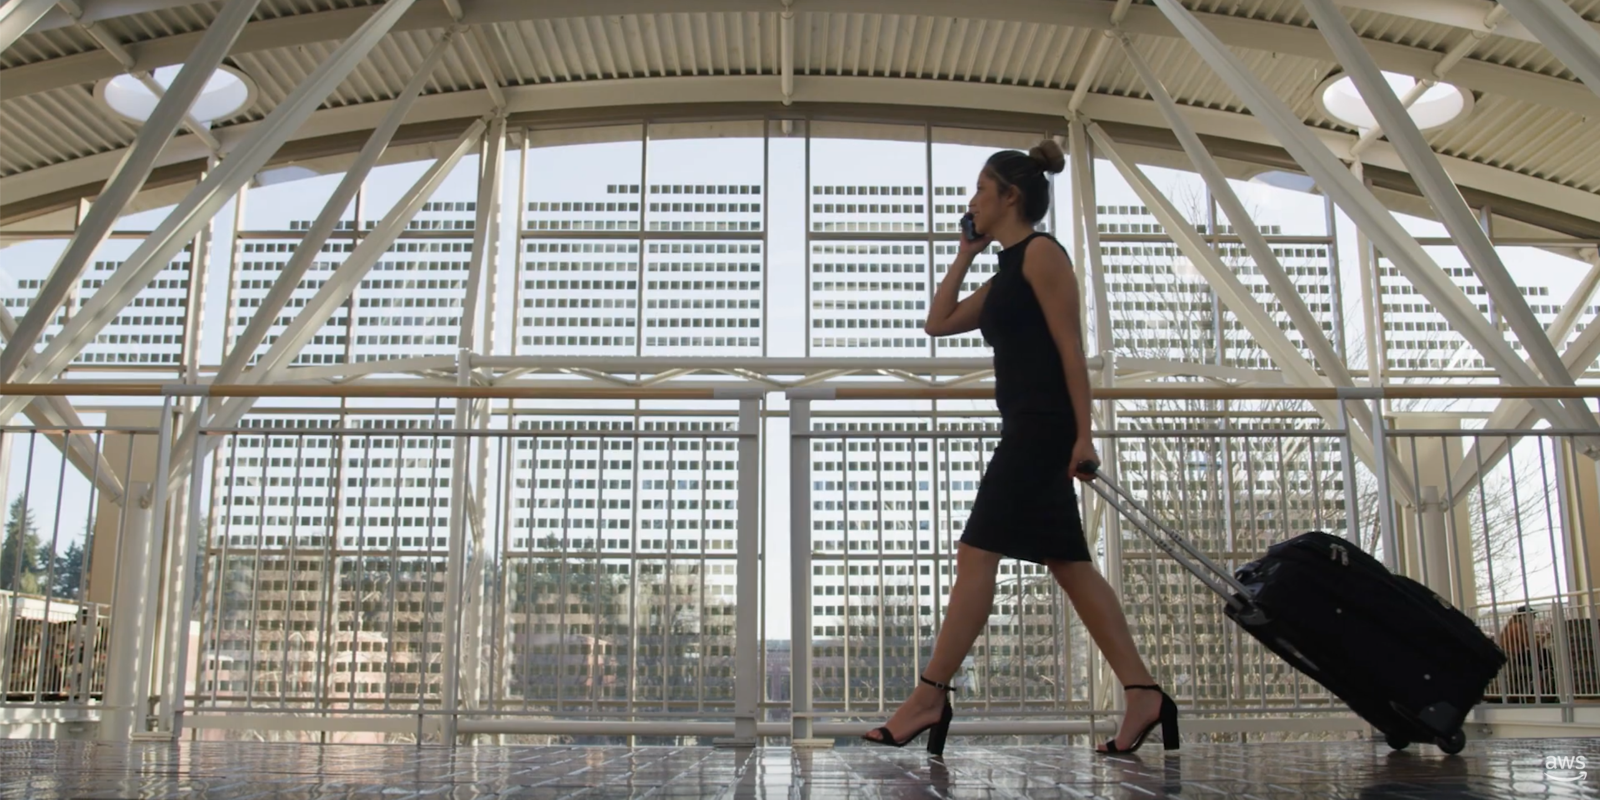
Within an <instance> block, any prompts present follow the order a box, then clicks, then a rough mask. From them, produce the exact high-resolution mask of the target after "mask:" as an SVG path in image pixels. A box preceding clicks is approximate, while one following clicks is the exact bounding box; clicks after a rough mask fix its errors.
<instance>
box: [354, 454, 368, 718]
mask: <svg viewBox="0 0 1600 800" xmlns="http://www.w3.org/2000/svg"><path fill="white" fill-rule="evenodd" d="M371 474H372V436H371V434H368V435H367V436H365V437H363V438H362V440H361V505H360V510H361V518H360V521H359V522H357V523H356V579H355V585H354V591H353V595H354V597H353V598H352V601H351V603H350V606H351V610H352V611H353V612H354V619H353V620H352V622H351V627H350V703H351V705H352V706H354V705H355V701H356V682H357V680H358V677H357V676H359V675H360V674H361V634H362V632H363V631H365V630H366V620H365V617H366V598H365V594H366V581H367V487H369V486H371V485H372V481H371Z"/></svg>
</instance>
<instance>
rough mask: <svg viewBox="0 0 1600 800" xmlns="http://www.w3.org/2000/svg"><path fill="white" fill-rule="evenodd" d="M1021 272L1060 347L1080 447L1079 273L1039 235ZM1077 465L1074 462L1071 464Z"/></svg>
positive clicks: (1086, 437)
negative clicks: (1075, 418)
mask: <svg viewBox="0 0 1600 800" xmlns="http://www.w3.org/2000/svg"><path fill="white" fill-rule="evenodd" d="M1022 276H1023V277H1024V278H1026V279H1027V280H1028V284H1029V285H1030V286H1032V287H1033V294H1034V296H1035V297H1037V298H1038V299H1039V308H1041V309H1043V310H1044V318H1045V322H1046V323H1048V324H1049V326H1050V335H1051V337H1052V338H1054V339H1055V342H1056V349H1057V350H1059V351H1061V368H1062V369H1063V370H1064V371H1065V373H1066V377H1067V393H1068V394H1069V395H1071V397H1072V411H1073V414H1074V415H1075V416H1076V417H1077V420H1078V443H1079V446H1080V447H1082V446H1083V445H1084V443H1086V442H1090V441H1091V439H1090V428H1091V425H1090V416H1089V409H1090V400H1091V397H1090V391H1091V389H1090V383H1089V362H1088V360H1087V359H1086V358H1084V354H1083V336H1082V335H1081V333H1080V331H1082V330H1083V327H1082V321H1081V319H1080V315H1079V313H1078V277H1077V276H1076V275H1074V274H1073V272H1072V262H1071V261H1070V260H1068V259H1067V254H1066V253H1064V252H1062V250H1061V246H1060V245H1057V244H1056V243H1055V242H1053V241H1051V240H1049V239H1047V238H1045V237H1039V238H1037V239H1034V240H1033V241H1031V242H1029V243H1028V250H1027V253H1026V255H1025V256H1024V257H1023V260H1022ZM1073 467H1074V469H1076V467H1077V465H1076V464H1074V465H1073Z"/></svg>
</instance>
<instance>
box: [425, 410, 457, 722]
mask: <svg viewBox="0 0 1600 800" xmlns="http://www.w3.org/2000/svg"><path fill="white" fill-rule="evenodd" d="M442 408H443V404H442V403H438V402H436V403H435V405H434V419H433V427H432V428H431V430H439V429H442V428H443V426H444V420H443V418H442V416H441V411H442ZM444 440H445V437H441V436H439V435H438V434H434V435H432V436H429V437H428V445H427V446H428V451H429V453H428V461H429V463H431V464H432V466H431V467H430V468H429V469H430V471H429V475H428V539H427V547H428V549H427V553H426V556H425V557H424V560H423V563H424V564H426V567H425V569H426V571H427V578H426V583H425V588H426V590H427V593H426V594H425V595H424V596H423V600H422V659H421V661H420V663H419V664H418V666H417V674H418V676H419V677H418V681H417V708H418V710H419V711H420V710H421V709H422V708H424V707H425V706H426V705H427V697H428V675H430V674H431V670H429V669H428V668H429V667H431V666H433V665H432V663H431V661H432V660H433V641H432V639H433V625H432V624H431V617H432V616H433V582H434V581H433V576H434V573H435V572H436V571H437V570H435V569H434V567H435V565H436V564H437V562H436V561H435V560H434V558H435V556H434V544H433V542H434V531H435V530H436V527H435V526H436V520H437V519H438V517H437V516H435V514H434V512H435V511H437V510H438V508H439V461H440V460H441V457H440V455H439V451H440V450H441V449H444V448H442V447H441V445H442V444H443V443H444ZM450 452H451V458H452V459H454V449H453V448H452V449H451V451H450ZM455 466H456V464H455V462H454V461H453V460H452V461H451V464H450V467H451V470H452V471H454V469H455ZM460 510H461V509H450V511H449V512H448V513H450V514H455V513H456V512H457V511H460ZM449 536H450V532H449V530H446V531H445V538H446V543H445V549H446V550H447V551H448V550H449V542H448V539H449ZM458 600H459V598H449V602H452V603H454V602H457V601H458ZM441 613H446V614H453V613H454V612H453V611H451V610H446V611H443V612H441ZM439 639H440V645H439V649H440V653H439V662H440V665H441V667H440V668H441V669H443V664H444V661H445V658H444V652H443V651H444V637H443V636H440V637H439ZM440 682H441V684H442V683H443V680H442V675H441V681H440ZM440 688H441V694H440V698H439V702H440V705H441V706H443V705H445V704H446V701H445V700H444V695H443V693H442V689H443V686H442V685H441V687H440Z"/></svg>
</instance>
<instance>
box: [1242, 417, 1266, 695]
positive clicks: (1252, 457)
mask: <svg viewBox="0 0 1600 800" xmlns="http://www.w3.org/2000/svg"><path fill="white" fill-rule="evenodd" d="M1252 438H1253V437H1252ZM1250 444H1251V439H1249V438H1247V439H1245V448H1244V452H1245V457H1244V471H1245V485H1246V486H1247V488H1248V491H1246V492H1245V497H1247V498H1249V503H1250V531H1251V534H1252V535H1253V536H1254V537H1255V538H1260V533H1261V512H1260V508H1259V507H1258V506H1257V504H1256V453H1255V449H1256V448H1254V447H1251V446H1250ZM1241 641H1242V640H1241ZM1256 652H1257V655H1259V656H1260V658H1259V662H1260V663H1259V664H1258V665H1257V669H1256V675H1257V676H1258V677H1259V678H1260V679H1261V703H1262V705H1265V704H1266V702H1267V650H1266V648H1265V647H1257V648H1256ZM1241 683H1242V681H1241Z"/></svg>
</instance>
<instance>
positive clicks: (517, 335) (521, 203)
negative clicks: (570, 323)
mask: <svg viewBox="0 0 1600 800" xmlns="http://www.w3.org/2000/svg"><path fill="white" fill-rule="evenodd" d="M521 147H522V158H521V160H520V161H518V164H517V166H518V169H517V215H516V224H515V226H514V227H513V228H512V230H513V231H514V232H515V233H514V236H513V237H512V238H513V241H515V242H516V250H517V254H516V260H517V262H516V266H515V268H514V269H513V270H512V275H513V276H515V280H514V281H512V287H511V304H512V314H511V352H513V353H515V352H518V347H519V346H520V345H521V344H522V339H521V334H522V281H523V280H524V279H525V278H526V272H527V270H526V269H525V267H526V266H527V262H526V261H525V257H526V256H527V244H526V242H525V241H524V240H525V239H526V238H527V237H526V235H525V230H526V228H527V213H528V129H527V128H523V129H522V141H521ZM508 419H509V417H508ZM530 530H531V529H530Z"/></svg>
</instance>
